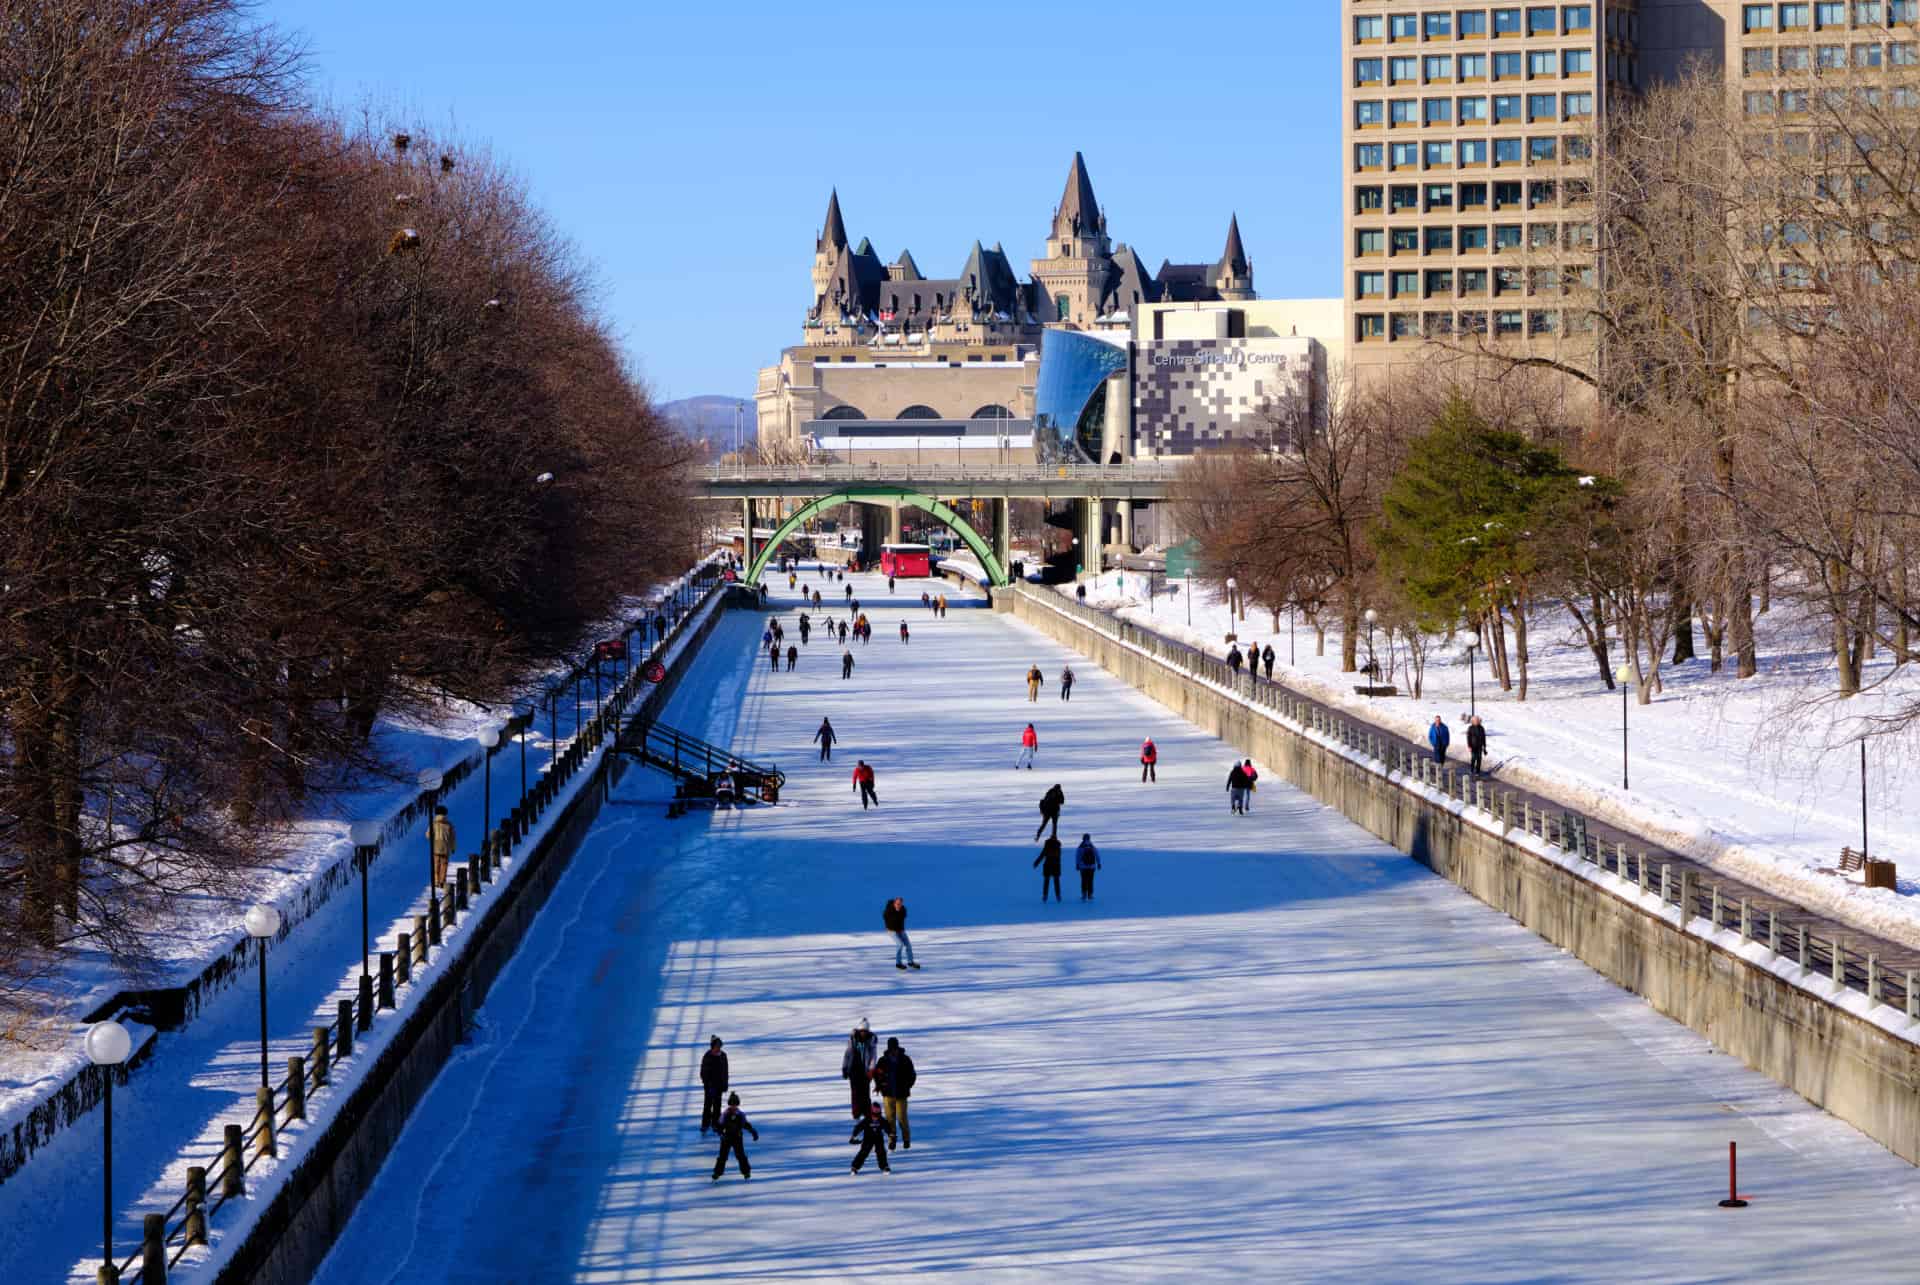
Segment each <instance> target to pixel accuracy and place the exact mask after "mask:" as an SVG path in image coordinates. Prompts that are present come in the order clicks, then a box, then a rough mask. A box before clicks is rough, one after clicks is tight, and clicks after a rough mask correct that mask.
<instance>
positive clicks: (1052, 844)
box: [1033, 835, 1066, 904]
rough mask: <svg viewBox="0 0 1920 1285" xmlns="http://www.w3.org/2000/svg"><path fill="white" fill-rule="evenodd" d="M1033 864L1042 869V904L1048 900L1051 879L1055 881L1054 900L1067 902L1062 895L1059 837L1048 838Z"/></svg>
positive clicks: (1050, 836) (1051, 836)
mask: <svg viewBox="0 0 1920 1285" xmlns="http://www.w3.org/2000/svg"><path fill="white" fill-rule="evenodd" d="M1033 864H1034V865H1036V866H1039V867H1040V900H1041V902H1042V903H1043V904H1044V903H1045V902H1046V900H1047V881H1048V880H1049V879H1051V880H1052V881H1053V899H1054V900H1055V901H1064V900H1066V898H1064V897H1062V896H1061V895H1060V839H1059V837H1058V836H1056V835H1048V836H1047V841H1046V842H1045V843H1043V844H1041V845H1040V855H1039V856H1037V857H1035V858H1034V859H1033Z"/></svg>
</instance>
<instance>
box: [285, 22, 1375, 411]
mask: <svg viewBox="0 0 1920 1285" xmlns="http://www.w3.org/2000/svg"><path fill="white" fill-rule="evenodd" d="M1339 8H1340V7H1339V6H1338V5H1337V4H1333V3H1331V0H1260V2H1258V3H1244V4H1232V5H1225V4H1209V3H1205V2H1204V0H1202V2H1201V3H1190V4H1185V5H1167V4H1157V5H1149V4H1135V3H1118V2H1109V3H1104V4H1096V5H1072V6H1065V5H1051V4H1035V3H1024V4H1021V3H1006V2H1003V0H979V2H977V3H970V4H965V3H947V4H926V3H895V4H884V5H883V4H872V3H866V2H864V0H835V2H834V3H824V4H817V5H816V4H795V3H788V2H784V0H750V2H749V0H705V2H704V3H702V2H699V0H696V2H694V3H674V4H671V5H666V4H660V3H658V2H657V0H642V2H640V3H633V2H632V0H627V2H625V3H621V2H617V0H549V3H546V4H529V3H526V0H514V2H512V3H508V2H506V0H460V2H458V3H456V2H455V0H412V2H411V3H406V4H395V3H392V2H391V0H383V2H382V3H372V2H371V0H324V2H323V0H263V2H262V3H261V4H260V5H259V8H258V13H259V16H260V17H262V18H263V19H265V20H267V21H270V22H272V23H274V24H275V25H276V26H278V27H280V28H282V29H283V30H285V31H288V32H290V33H294V34H297V35H299V36H300V37H301V39H302V41H303V43H304V45H305V47H306V50H307V54H308V59H309V66H310V71H311V78H312V85H313V89H314V92H315V93H316V95H317V96H319V97H320V98H321V99H323V100H324V101H325V102H326V103H328V104H330V105H332V106H334V107H336V108H338V109H342V110H347V109H351V108H352V107H353V106H355V105H356V104H357V103H359V102H361V101H363V100H366V99H372V100H374V101H376V102H378V103H381V104H384V105H388V106H397V107H399V108H401V109H403V110H404V111H405V112H406V113H408V114H409V115H411V116H412V117H413V118H414V119H417V120H419V121H421V122H423V123H424V124H426V125H428V126H431V127H439V128H444V127H446V126H449V125H451V126H452V127H453V128H454V129H455V130H456V131H457V132H459V133H460V134H461V135H463V136H464V137H466V138H467V139H469V140H471V141H481V142H485V143H486V144H487V145H488V146H490V147H491V148H492V149H493V151H494V153H495V154H496V155H497V156H499V157H500V158H501V159H503V160H505V161H506V162H508V163H509V164H510V165H511V166H512V167H513V168H514V169H516V170H517V171H519V172H520V173H521V174H522V175H524V177H525V178H526V180H527V183H528V185H529V186H530V188H531V189H532V191H533V195H534V198H535V200H536V201H537V202H538V203H539V204H540V205H541V206H542V207H543V208H544V209H546V210H547V211H548V213H549V214H550V215H551V216H552V218H553V220H554V222H555V224H556V225H557V226H558V227H559V228H560V230H561V231H562V232H563V233H564V234H565V235H566V236H568V237H569V238H570V239H571V240H573V241H574V242H575V243H576V244H577V245H578V246H579V248H580V250H581V251H582V253H583V254H584V255H585V257H586V258H587V259H588V260H589V261H590V262H591V263H592V264H593V265H594V267H595V269H596V273H597V276H598V279H599V280H600V282H601V284H602V286H603V289H604V306H605V310H606V313H607V315H608V316H609V317H610V318H611V320H612V321H613V324H614V325H615V326H616V328H617V329H618V330H619V332H620V334H621V336H622V338H623V340H624V342H625V343H626V344H627V346H628V348H629V350H630V351H631V352H632V354H633V356H634V358H635V359H636V361H637V363H638V365H639V367H640V369H641V370H642V371H643V373H644V374H645V375H646V377H647V379H648V381H649V383H650V384H651V385H652V386H653V389H654V391H655V393H656V395H658V396H659V397H661V398H662V399H671V398H677V397H686V396H691V395H693V394H696V393H728V394H734V395H747V394H750V393H751V391H752V388H753V377H754V371H755V370H756V369H757V368H759V367H760V366H763V365H767V364H769V363H770V362H772V361H773V360H774V358H775V357H776V356H777V355H778V353H779V350H780V349H781V348H782V347H783V346H785V345H789V344H792V343H794V342H796V341H797V340H798V337H799V324H800V319H801V316H802V314H803V313H804V311H805V309H806V307H807V304H808V299H807V293H808V280H807V270H808V268H809V266H810V264H811V262H812V257H813V238H814V235H815V233H816V232H817V231H818V230H819V227H820V222H821V216H822V215H823V214H824V213H825V210H826V204H827V192H828V189H829V188H830V187H833V186H835V185H837V186H838V187H839V189H840V202H841V207H842V209H843V210H844V211H845V214H846V218H847V228H848V232H849V234H850V235H851V236H852V237H853V239H854V240H856V241H857V240H859V238H860V237H862V236H866V237H870V238H872V240H873V244H874V247H875V249H877V250H878V251H879V252H880V254H881V257H882V258H883V259H892V258H893V257H894V256H895V255H896V254H898V253H899V251H900V250H901V248H902V247H903V246H904V247H906V248H909V249H911V250H912V251H913V255H914V259H915V261H916V262H918V263H919V265H920V268H921V271H923V272H925V273H926V274H927V275H929V276H942V275H947V274H951V273H955V272H957V271H958V270H959V268H960V264H961V262H962V260H963V258H964V256H965V254H966V251H967V249H968V247H969V246H970V245H971V244H972V243H973V241H974V240H975V239H978V240H981V241H983V242H985V243H986V244H988V245H991V244H993V242H995V241H1000V242H1002V243H1003V244H1004V245H1005V247H1006V250H1007V253H1008V255H1009V256H1010V257H1011V258H1012V259H1013V260H1014V263H1015V266H1016V268H1017V269H1019V270H1020V271H1021V272H1022V275H1024V273H1025V264H1026V261H1027V260H1028V259H1030V258H1031V257H1032V256H1033V255H1034V253H1035V252H1036V251H1037V250H1038V249H1039V247H1040V243H1041V241H1042V239H1043V238H1044V236H1045V234H1046V230H1047V221H1048V219H1049V217H1050V215H1051V213H1052V210H1053V206H1054V203H1055V202H1056V201H1057V200H1058V199H1059V197H1060V191H1061V188H1062V186H1063V185H1064V183H1065V179H1066V173H1067V166H1068V164H1069V162H1070V161H1071V160H1072V157H1073V153H1074V151H1075V150H1076V149H1078V150H1080V151H1082V152H1084V153H1085V154H1086V157H1087V165H1088V169H1089V172H1090V173H1091V174H1092V177H1093V183H1094V190H1095V192H1096V194H1097V195H1098V196H1099V198H1100V202H1101V204H1102V206H1104V207H1105V209H1106V211H1107V218H1108V224H1109V229H1110V231H1111V233H1112V235H1113V237H1114V239H1115V240H1117V241H1125V242H1127V243H1128V244H1129V245H1132V246H1134V247H1135V248H1136V249H1138V250H1139V251H1140V254H1141V257H1142V258H1144V259H1145V260H1146V261H1147V264H1148V266H1149V268H1157V267H1158V266H1159V264H1160V261H1161V259H1163V258H1171V259H1173V260H1174V261H1176V262H1198V261H1211V260H1212V259H1214V258H1216V257H1218V255H1219V253H1220V249H1221V245H1222V243H1223V241H1224V239H1225V235H1226V226H1227V215H1228V214H1229V213H1230V212H1232V211H1234V210H1238V211H1239V215H1240V227H1241V232H1242V235H1243V236H1244V238H1245V241H1246V246H1247V252H1248V254H1249V255H1251V256H1252V258H1253V261H1254V271H1255V280H1256V283H1257V285H1258V286H1259V289H1260V292H1261V293H1262V294H1263V295H1267V296H1271V297H1286V296H1304V295H1333V294H1335V293H1337V291H1338V288H1339V273H1340V266H1339V224H1340V207H1339V168H1338V166H1339V157H1338V151H1339V124H1340V122H1339V118H1338V115H1339V114H1338V102H1339V82H1338V74H1339V56H1338V53H1337V49H1338V46H1339V29H1338V24H1339Z"/></svg>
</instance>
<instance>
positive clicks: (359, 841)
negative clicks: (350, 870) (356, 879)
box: [348, 821, 380, 978]
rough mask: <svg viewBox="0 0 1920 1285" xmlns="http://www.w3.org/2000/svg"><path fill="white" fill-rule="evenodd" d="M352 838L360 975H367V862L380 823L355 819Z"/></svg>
mask: <svg viewBox="0 0 1920 1285" xmlns="http://www.w3.org/2000/svg"><path fill="white" fill-rule="evenodd" d="M348 834H349V837H351V838H352V839H353V862H354V864H355V865H357V866H359V867H360V976H361V977H363V978H364V977H365V976H366V975H367V956H368V954H369V942H368V938H367V863H368V862H369V861H370V860H372V858H373V850H374V848H375V847H376V846H378V845H379V843H380V823H379V822H378V821H355V822H354V823H353V826H352V828H351V829H350V830H349V831H348Z"/></svg>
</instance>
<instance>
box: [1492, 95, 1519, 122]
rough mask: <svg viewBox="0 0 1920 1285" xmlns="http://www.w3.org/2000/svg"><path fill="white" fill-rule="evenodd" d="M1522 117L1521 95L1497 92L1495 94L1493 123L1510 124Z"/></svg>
mask: <svg viewBox="0 0 1920 1285" xmlns="http://www.w3.org/2000/svg"><path fill="white" fill-rule="evenodd" d="M1519 119H1520V95H1518V94H1495V95H1494V96H1493V123H1494V124H1496V125H1508V124H1512V123H1513V122H1515V121H1518V120H1519Z"/></svg>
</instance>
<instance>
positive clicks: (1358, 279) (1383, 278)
mask: <svg viewBox="0 0 1920 1285" xmlns="http://www.w3.org/2000/svg"><path fill="white" fill-rule="evenodd" d="M1386 292H1387V274H1386V273H1384V272H1356V273H1354V274H1353V293H1354V296H1355V297H1356V298H1360V299H1377V298H1379V297H1380V296H1381V295H1384V294H1385V293H1386Z"/></svg>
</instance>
